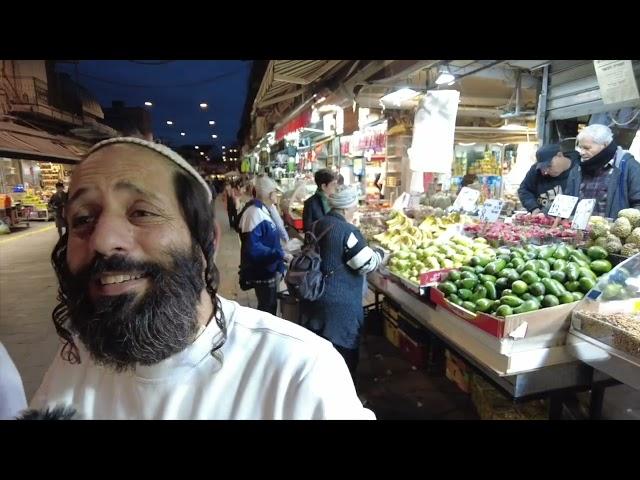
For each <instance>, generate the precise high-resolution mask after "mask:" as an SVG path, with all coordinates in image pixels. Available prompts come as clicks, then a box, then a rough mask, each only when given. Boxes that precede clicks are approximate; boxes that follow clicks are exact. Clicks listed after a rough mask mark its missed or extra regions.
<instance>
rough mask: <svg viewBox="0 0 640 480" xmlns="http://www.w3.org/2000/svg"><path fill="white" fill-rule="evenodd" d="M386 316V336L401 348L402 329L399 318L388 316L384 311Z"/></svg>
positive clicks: (384, 316)
mask: <svg viewBox="0 0 640 480" xmlns="http://www.w3.org/2000/svg"><path fill="white" fill-rule="evenodd" d="M383 318H384V336H385V337H386V338H387V340H389V342H391V344H392V345H393V346H395V347H397V348H400V329H399V328H398V322H397V320H394V319H393V318H390V317H388V316H387V315H385V314H384V313H383Z"/></svg>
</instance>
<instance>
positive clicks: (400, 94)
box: [380, 88, 420, 106]
mask: <svg viewBox="0 0 640 480" xmlns="http://www.w3.org/2000/svg"><path fill="white" fill-rule="evenodd" d="M419 93H420V92H416V91H415V90H412V89H410V88H401V89H400V90H396V91H395V92H391V93H389V94H387V95H385V96H384V97H382V98H381V99H380V101H381V102H384V103H393V104H394V105H397V106H400V104H401V103H402V102H404V101H406V100H410V99H412V98H413V97H415V96H416V95H418V94H419Z"/></svg>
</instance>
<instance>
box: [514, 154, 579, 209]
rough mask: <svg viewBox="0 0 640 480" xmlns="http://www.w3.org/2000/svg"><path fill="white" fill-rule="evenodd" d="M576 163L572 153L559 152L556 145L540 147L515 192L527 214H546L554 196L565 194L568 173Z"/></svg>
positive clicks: (577, 161)
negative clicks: (532, 163)
mask: <svg viewBox="0 0 640 480" xmlns="http://www.w3.org/2000/svg"><path fill="white" fill-rule="evenodd" d="M579 163H580V160H579V156H578V153H577V152H575V151H572V150H570V151H564V152H563V151H562V148H561V146H560V145H559V144H550V145H544V146H542V147H540V148H539V149H538V151H537V152H536V163H535V165H533V166H532V167H531V169H530V170H529V172H528V173H527V175H526V177H524V180H523V181H522V183H521V184H520V188H519V189H518V197H520V202H522V206H523V207H524V208H526V209H527V210H528V211H529V212H531V213H534V214H535V213H539V212H545V213H546V212H547V211H548V210H549V207H551V204H552V203H553V200H554V199H555V198H556V196H558V195H561V194H563V193H566V192H565V190H566V185H567V179H568V178H569V173H570V172H571V170H572V169H573V168H574V167H577V166H578V164H579Z"/></svg>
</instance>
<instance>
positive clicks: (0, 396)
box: [0, 343, 27, 420]
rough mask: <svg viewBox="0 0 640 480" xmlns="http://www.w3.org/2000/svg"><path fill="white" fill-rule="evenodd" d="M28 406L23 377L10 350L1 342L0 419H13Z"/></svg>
mask: <svg viewBox="0 0 640 480" xmlns="http://www.w3.org/2000/svg"><path fill="white" fill-rule="evenodd" d="M26 408H27V399H26V397H25V394H24V387H23V386H22V379H21V378H20V373H18V369H17V368H16V366H15V364H14V363H13V361H12V360H11V357H10V356H9V352H7V349H6V348H4V345H2V343H0V420H11V419H14V418H16V417H17V416H18V414H19V413H20V412H21V411H22V410H24V409H26Z"/></svg>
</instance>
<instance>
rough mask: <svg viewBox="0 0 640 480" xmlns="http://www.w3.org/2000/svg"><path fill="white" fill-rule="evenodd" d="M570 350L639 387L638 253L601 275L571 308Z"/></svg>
mask: <svg viewBox="0 0 640 480" xmlns="http://www.w3.org/2000/svg"><path fill="white" fill-rule="evenodd" d="M567 346H568V348H569V349H570V351H571V353H573V354H574V355H575V357H576V358H578V359H580V360H581V361H583V362H585V363H587V364H589V365H591V366H592V367H594V368H596V369H597V370H599V371H601V372H604V373H605V374H607V375H609V376H611V377H613V378H614V379H616V380H618V381H620V382H622V383H624V384H626V385H628V386H630V387H632V388H635V389H636V390H640V255H635V256H633V257H631V258H629V259H628V260H626V261H624V262H622V263H620V264H619V265H618V266H616V268H615V269H613V270H612V271H610V272H608V273H607V275H604V276H602V277H601V278H600V279H599V280H598V282H597V284H596V285H595V287H594V288H593V290H591V291H590V292H589V293H588V294H587V295H586V296H585V298H584V299H583V300H582V301H581V302H580V303H579V304H578V305H577V306H576V308H575V309H574V311H573V315H572V321H571V329H570V331H569V335H568V338H567Z"/></svg>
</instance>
